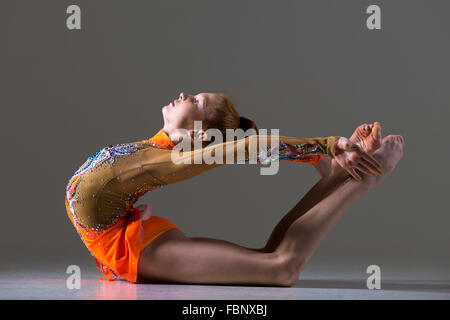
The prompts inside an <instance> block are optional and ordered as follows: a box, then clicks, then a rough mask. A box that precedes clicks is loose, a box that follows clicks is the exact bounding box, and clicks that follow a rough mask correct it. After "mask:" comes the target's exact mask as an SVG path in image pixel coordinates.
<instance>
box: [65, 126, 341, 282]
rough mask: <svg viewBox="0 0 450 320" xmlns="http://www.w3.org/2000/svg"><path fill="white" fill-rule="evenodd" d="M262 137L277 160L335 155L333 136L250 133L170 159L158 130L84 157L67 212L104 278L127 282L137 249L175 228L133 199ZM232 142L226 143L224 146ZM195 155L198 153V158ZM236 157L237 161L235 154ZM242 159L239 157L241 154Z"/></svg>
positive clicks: (134, 267) (133, 279) (168, 146)
mask: <svg viewBox="0 0 450 320" xmlns="http://www.w3.org/2000/svg"><path fill="white" fill-rule="evenodd" d="M264 137H266V138H267V144H266V145H267V151H269V150H273V148H274V147H275V148H277V150H278V152H277V157H278V159H280V160H285V161H296V162H306V163H311V164H313V165H316V164H317V163H318V162H319V161H320V159H321V157H322V156H323V155H328V156H331V157H334V152H335V147H336V141H337V139H338V138H339V137H338V136H330V137H325V138H292V137H284V136H280V137H279V144H278V145H276V146H274V145H272V142H271V141H270V139H269V137H270V136H261V135H254V136H251V137H246V138H245V139H241V140H237V141H230V142H225V143H221V144H217V145H212V146H208V147H206V148H201V149H197V150H194V151H190V152H182V153H181V155H182V158H183V159H190V160H192V161H190V163H174V162H173V161H172V159H171V153H172V151H173V148H174V147H175V145H174V143H173V142H172V141H171V139H170V138H169V137H168V135H167V134H166V133H165V132H164V130H162V129H161V130H159V131H158V133H156V134H155V135H154V136H153V137H152V138H150V139H147V140H141V141H137V142H132V143H125V144H116V145H110V146H108V147H105V148H103V149H101V150H100V151H98V152H97V153H96V154H94V155H93V156H91V157H89V158H88V159H87V160H86V161H85V162H84V163H83V165H82V166H81V167H80V168H79V169H78V170H77V171H76V172H75V173H74V175H73V176H72V177H71V179H70V180H69V182H68V184H67V187H66V194H65V205H66V209H67V214H68V216H69V218H70V220H71V221H72V223H73V225H74V226H75V229H76V230H77V232H78V234H79V235H80V237H81V239H82V240H83V242H84V244H85V245H86V247H87V248H88V249H89V251H90V252H91V254H92V255H93V256H94V258H95V259H96V262H97V265H98V267H99V270H100V271H101V272H102V273H103V274H104V276H106V278H107V279H108V280H115V279H117V277H118V276H121V277H122V278H125V279H127V280H129V281H131V282H136V279H137V264H138V261H139V256H140V253H141V251H142V250H143V249H144V248H145V247H146V246H147V245H148V244H149V243H150V242H151V241H152V240H154V239H155V238H156V237H158V236H159V235H161V234H162V233H164V232H166V231H168V230H170V229H173V228H176V229H179V227H178V226H176V225H175V224H174V223H172V222H171V221H169V220H167V219H165V218H162V217H158V216H154V215H149V214H148V212H147V213H144V212H143V210H141V209H139V208H135V207H134V206H133V205H134V203H135V202H136V201H137V200H138V199H139V197H141V196H142V195H143V194H145V193H146V192H148V191H150V190H153V189H155V188H157V187H160V186H164V185H168V184H172V183H176V182H179V181H183V180H185V179H188V178H192V177H194V176H196V175H198V174H200V173H203V172H205V171H207V170H210V169H213V168H215V167H218V166H221V165H223V164H224V163H226V159H228V158H225V157H227V156H228V155H229V154H230V153H232V154H233V156H236V155H237V154H238V153H237V149H238V148H240V147H243V148H244V149H245V155H244V156H245V160H248V158H249V144H250V141H252V140H254V139H258V138H264ZM230 145H231V148H229V147H230ZM218 148H224V150H225V149H226V150H225V151H224V152H223V156H224V161H223V162H222V163H212V164H206V163H200V164H198V163H197V162H195V160H194V159H195V157H196V156H198V155H199V154H200V155H202V154H205V152H209V154H211V153H215V152H216V151H217V150H219V149H218ZM197 159H198V158H197ZM236 160H237V161H239V159H238V156H236ZM240 160H243V159H240Z"/></svg>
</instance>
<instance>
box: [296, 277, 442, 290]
mask: <svg viewBox="0 0 450 320" xmlns="http://www.w3.org/2000/svg"><path fill="white" fill-rule="evenodd" d="M292 287H293V288H317V289H318V288H329V289H367V286H366V282H365V280H310V279H308V280H301V279H300V280H298V281H297V282H296V283H295V285H294V286H292ZM381 289H382V290H399V291H443V292H450V282H448V281H442V280H384V281H383V280H382V281H381Z"/></svg>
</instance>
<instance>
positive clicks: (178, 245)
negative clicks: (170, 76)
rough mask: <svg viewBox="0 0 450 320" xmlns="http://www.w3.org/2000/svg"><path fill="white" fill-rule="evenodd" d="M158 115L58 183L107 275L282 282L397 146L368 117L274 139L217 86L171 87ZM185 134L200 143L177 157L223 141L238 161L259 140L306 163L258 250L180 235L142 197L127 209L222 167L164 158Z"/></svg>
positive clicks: (376, 177)
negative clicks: (298, 194) (207, 89)
mask: <svg viewBox="0 0 450 320" xmlns="http://www.w3.org/2000/svg"><path fill="white" fill-rule="evenodd" d="M162 115H163V118H164V126H163V128H162V129H160V130H159V131H158V132H157V133H156V134H155V135H153V136H152V137H151V138H149V139H144V140H141V141H136V142H131V143H124V144H115V145H110V146H108V147H104V148H102V149H101V150H99V151H98V152H97V153H96V154H94V155H92V156H91V157H89V158H88V159H87V160H86V161H85V162H84V163H83V164H82V165H81V167H80V168H79V169H78V170H77V171H76V172H75V173H74V174H73V176H72V177H71V178H70V180H69V182H68V184H67V187H66V194H65V205H66V210H67V214H68V216H69V218H70V220H71V222H72V223H73V225H74V226H75V229H76V230H77V232H78V234H79V235H80V237H81V239H82V240H83V242H84V244H85V245H86V247H87V248H88V249H89V251H90V253H91V255H92V256H93V257H94V258H95V260H96V262H97V266H98V268H99V270H100V271H101V272H102V273H103V274H104V276H103V278H105V277H106V278H107V279H108V280H116V279H117V278H119V277H121V278H123V279H126V280H128V281H131V282H134V283H186V284H233V285H264V286H284V287H289V286H292V285H293V284H294V283H295V282H296V281H297V280H298V278H299V276H300V273H301V271H302V270H303V268H304V267H305V265H306V264H307V262H308V260H309V259H310V257H311V256H312V254H313V252H314V250H315V249H316V248H317V246H318V245H319V243H320V242H321V240H322V239H323V238H324V237H325V236H326V234H327V233H328V232H329V231H330V230H331V228H332V227H333V226H334V225H335V224H336V222H337V221H338V219H339V218H340V217H341V216H342V215H343V213H344V212H345V210H346V209H347V208H348V207H349V206H350V205H351V204H352V203H354V202H355V201H356V200H357V199H358V198H360V197H361V196H362V195H364V194H365V193H367V192H368V191H369V190H370V189H372V188H373V187H374V186H375V185H377V184H378V183H380V182H381V181H382V180H383V179H384V178H385V177H386V175H387V174H388V173H389V172H391V171H392V170H393V169H394V167H395V166H396V164H397V162H398V161H399V160H400V158H401V157H402V154H403V145H404V139H403V137H402V136H400V135H389V136H386V137H385V138H382V136H381V126H380V124H379V123H378V122H374V123H372V124H363V125H361V126H359V127H358V128H357V129H356V130H355V131H354V133H353V135H352V136H351V137H350V139H347V138H345V137H341V136H329V137H323V138H320V137H319V138H295V137H285V136H279V140H278V141H279V142H278V144H277V145H274V144H273V142H272V140H271V139H270V138H271V137H270V136H269V135H259V134H258V129H257V127H256V125H255V124H254V122H253V121H251V120H249V119H248V118H244V117H241V116H240V115H239V113H238V112H237V111H236V108H235V107H234V106H233V104H232V102H231V100H230V99H229V97H228V96H227V95H224V94H216V93H199V94H197V95H190V94H185V93H181V94H180V96H179V98H178V99H177V100H174V101H173V102H171V103H170V104H168V105H166V106H164V107H163V108H162ZM194 121H201V122H202V128H201V129H200V130H194ZM210 128H215V129H218V130H220V131H221V132H222V133H223V136H224V137H226V129H234V130H235V129H238V128H240V129H242V130H244V131H245V130H248V129H254V130H255V131H254V132H256V134H254V135H250V136H247V137H245V138H243V139H237V140H234V141H226V142H223V143H216V144H214V143H210V142H208V141H209V139H208V133H207V129H210ZM186 138H187V139H190V141H191V142H192V143H193V144H194V145H195V143H199V144H200V148H197V149H194V150H192V151H185V152H182V153H181V154H182V158H184V159H188V160H189V159H190V160H192V159H194V158H195V157H196V156H198V155H200V156H201V155H204V154H206V152H209V153H208V154H211V152H213V153H214V152H215V151H217V150H219V149H218V148H223V149H222V151H223V157H224V159H227V158H226V157H227V156H230V155H232V156H233V157H234V159H236V161H239V159H238V153H237V150H238V149H239V148H244V150H245V159H240V160H244V161H246V160H248V159H249V155H250V149H249V146H250V144H251V143H253V142H255V141H263V140H259V139H266V140H264V141H265V145H266V146H267V151H270V150H272V151H273V150H277V151H278V152H277V153H275V154H277V157H278V160H282V161H291V162H300V163H309V164H312V165H314V166H315V168H316V169H317V171H318V173H319V174H320V176H321V179H320V181H319V182H318V183H316V184H315V185H314V186H313V187H312V188H311V190H310V191H309V192H308V193H307V194H306V195H305V196H304V197H303V198H302V199H301V200H300V201H299V202H298V203H297V205H295V206H294V208H293V209H292V210H290V211H289V212H288V213H287V214H286V215H285V216H284V217H283V218H282V219H281V221H280V222H279V223H278V224H277V225H276V226H275V228H274V230H273V231H272V233H271V235H270V237H269V238H268V240H267V243H266V244H265V246H264V247H262V248H247V247H244V246H240V245H238V244H235V243H232V242H228V241H225V240H218V239H211V238H203V237H187V236H186V235H185V234H184V233H183V232H182V230H181V229H180V228H179V227H178V226H177V225H175V224H174V223H173V222H171V221H169V220H168V219H165V218H163V217H160V216H156V215H153V214H152V211H151V207H150V206H149V205H140V206H137V207H134V204H135V203H136V201H137V200H138V199H139V197H140V196H142V195H143V194H145V193H146V192H148V191H150V190H153V189H155V188H158V187H162V186H167V185H169V184H172V183H176V182H179V181H183V180H186V179H189V178H192V177H194V176H196V175H199V174H201V173H203V172H205V171H207V170H211V169H213V168H216V167H218V166H221V165H223V164H220V163H212V164H211V163H210V164H206V163H198V162H194V161H193V160H192V161H184V162H181V163H180V162H177V163H175V162H174V161H172V158H171V153H172V151H173V149H174V148H175V146H176V145H177V144H178V143H180V142H181V141H183V139H186ZM255 139H258V140H255ZM230 146H231V148H230ZM267 154H269V153H267ZM201 159H204V157H201ZM222 163H226V160H224V161H223V162H222ZM258 163H262V161H261V159H260V158H258ZM241 201H244V199H242V200H241Z"/></svg>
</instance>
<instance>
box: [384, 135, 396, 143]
mask: <svg viewBox="0 0 450 320" xmlns="http://www.w3.org/2000/svg"><path fill="white" fill-rule="evenodd" d="M394 141H395V136H394V135H393V134H390V135H388V136H386V137H384V138H383V143H390V142H394Z"/></svg>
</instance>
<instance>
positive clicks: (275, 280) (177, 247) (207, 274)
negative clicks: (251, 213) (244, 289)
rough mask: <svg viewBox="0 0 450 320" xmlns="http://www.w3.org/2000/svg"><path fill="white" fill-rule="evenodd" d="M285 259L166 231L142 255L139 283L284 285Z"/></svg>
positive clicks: (287, 273)
mask: <svg viewBox="0 0 450 320" xmlns="http://www.w3.org/2000/svg"><path fill="white" fill-rule="evenodd" d="M286 262H287V261H286V260H285V259H284V258H283V257H280V256H279V255H278V254H277V253H275V252H259V251H257V250H252V249H248V248H245V247H242V246H239V245H236V244H234V243H231V242H228V241H224V240H218V239H210V238H188V237H186V236H185V235H184V234H183V233H182V232H181V231H180V230H177V229H173V230H169V231H167V232H165V233H164V234H162V235H161V236H159V237H158V238H157V239H155V240H154V241H152V242H151V243H150V244H149V245H148V246H147V247H146V248H145V249H144V250H143V251H142V253H141V257H140V259H139V264H138V282H157V283H161V282H162V283H167V282H172V283H191V284H253V285H277V286H278V285H284V283H286V281H287V279H288V278H289V269H288V268H287V264H286Z"/></svg>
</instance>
